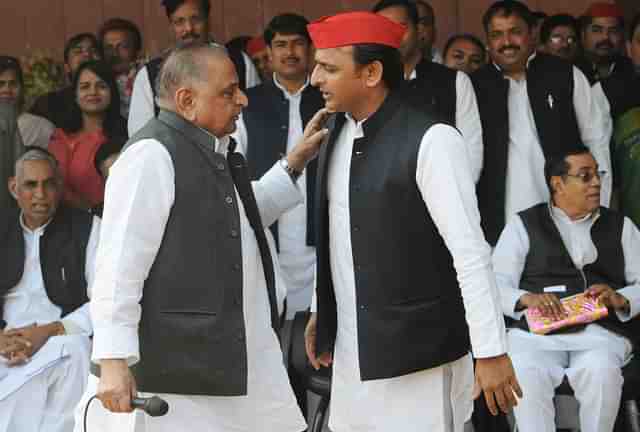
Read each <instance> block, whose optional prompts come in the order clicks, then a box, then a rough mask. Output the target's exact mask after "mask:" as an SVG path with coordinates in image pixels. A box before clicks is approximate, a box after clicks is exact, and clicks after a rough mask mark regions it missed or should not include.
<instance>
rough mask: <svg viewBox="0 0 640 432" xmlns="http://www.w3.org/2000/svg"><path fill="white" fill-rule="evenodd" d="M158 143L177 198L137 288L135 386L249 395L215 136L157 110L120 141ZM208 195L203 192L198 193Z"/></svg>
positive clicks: (236, 240) (236, 263) (236, 273)
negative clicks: (141, 287)
mask: <svg viewBox="0 0 640 432" xmlns="http://www.w3.org/2000/svg"><path fill="white" fill-rule="evenodd" d="M147 138H151V139H155V140H157V141H159V142H160V143H162V144H163V145H164V146H165V147H166V149H167V151H168V152H169V154H170V155H171V159H172V161H173V166H174V169H175V202H174V204H173V207H172V208H171V212H170V214H169V218H168V220H167V224H166V227H165V232H164V235H163V239H162V244H161V246H160V249H159V251H158V254H157V256H156V259H155V261H154V263H153V266H152V267H151V270H150V272H149V276H148V278H147V280H146V281H145V284H144V296H143V298H142V303H141V306H142V318H141V321H140V326H139V337H140V363H138V364H137V365H136V366H135V367H134V368H133V372H134V375H135V377H136V381H137V384H138V387H139V389H140V390H142V391H145V392H151V393H178V394H196V395H212V396H239V395H245V394H246V393H247V352H246V342H245V340H246V335H245V326H244V312H243V308H242V305H243V300H242V299H243V286H242V250H241V239H240V215H239V210H238V204H237V202H236V195H235V190H234V183H233V180H232V177H231V174H230V171H229V165H228V163H227V160H226V158H225V157H224V155H221V154H218V153H216V152H215V151H214V143H213V138H212V137H211V136H209V135H208V134H206V133H205V132H203V131H202V130H200V129H198V128H196V127H195V126H193V125H192V124H190V123H188V122H187V121H186V120H184V119H182V118H181V117H179V116H177V115H176V114H174V113H170V112H168V111H160V114H159V116H158V117H157V118H155V119H153V120H152V121H150V122H149V123H148V124H147V125H146V126H145V127H144V128H143V129H141V130H140V131H139V132H138V133H137V134H136V135H135V136H134V137H132V138H131V140H130V143H129V144H128V145H140V144H139V141H141V140H143V139H147ZM205 192H206V193H205Z"/></svg>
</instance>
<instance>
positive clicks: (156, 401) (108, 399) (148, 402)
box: [96, 359, 169, 417]
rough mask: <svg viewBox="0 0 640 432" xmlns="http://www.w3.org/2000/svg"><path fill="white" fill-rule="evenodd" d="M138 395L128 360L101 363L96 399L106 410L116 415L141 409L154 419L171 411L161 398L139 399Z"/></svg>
mask: <svg viewBox="0 0 640 432" xmlns="http://www.w3.org/2000/svg"><path fill="white" fill-rule="evenodd" d="M137 394H138V392H137V390H136V380H135V379H134V377H133V375H132V374H131V371H130V370H129V366H128V365H127V362H126V360H124V359H108V360H101V361H100V384H99V385H98V394H97V395H96V397H97V398H98V399H100V402H102V405H103V406H104V407H105V408H106V409H108V410H109V411H111V412H114V413H129V412H132V411H133V410H134V409H141V410H143V411H144V412H146V413H147V414H148V415H150V416H152V417H157V416H163V415H165V414H166V413H167V412H168V411H169V405H168V404H167V402H166V401H164V400H162V399H160V398H159V397H157V396H154V397H151V398H139V397H137Z"/></svg>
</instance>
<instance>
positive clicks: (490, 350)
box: [305, 12, 521, 432]
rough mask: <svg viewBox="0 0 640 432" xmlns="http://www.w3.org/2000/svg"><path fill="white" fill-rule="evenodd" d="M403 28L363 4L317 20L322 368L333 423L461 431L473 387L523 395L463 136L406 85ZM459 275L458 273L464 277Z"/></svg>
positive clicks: (311, 339)
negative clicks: (325, 119) (326, 371)
mask: <svg viewBox="0 0 640 432" xmlns="http://www.w3.org/2000/svg"><path fill="white" fill-rule="evenodd" d="M404 32H405V27H404V26H402V25H400V24H396V23H394V22H393V21H391V20H389V19H388V18H385V17H382V16H380V15H377V14H372V13H368V12H352V13H346V14H340V15H336V16H334V17H329V18H325V19H322V20H320V21H317V22H315V23H313V24H311V25H310V26H309V33H310V34H311V37H312V39H313V42H314V45H315V46H316V64H317V65H316V67H315V69H314V71H313V74H312V77H311V82H312V84H313V85H314V86H317V87H318V88H319V89H320V91H321V92H322V94H323V97H324V99H325V106H326V108H327V109H328V110H329V111H332V112H335V113H337V114H336V115H335V116H334V117H332V118H331V119H330V120H329V123H328V124H327V126H328V128H329V136H328V138H327V141H326V142H325V143H323V146H322V148H321V152H320V156H319V160H318V177H317V184H318V189H317V193H316V199H317V200H316V212H317V213H316V218H317V219H316V222H317V224H316V226H317V229H318V233H317V255H318V263H317V285H316V287H317V288H316V298H317V302H316V303H317V308H316V309H317V313H314V314H313V315H312V317H311V319H310V321H309V323H308V325H307V329H306V332H305V336H306V348H307V355H308V356H309V359H310V361H311V363H312V364H313V366H314V367H316V368H319V367H320V366H321V365H322V366H328V365H329V364H330V363H332V361H333V365H334V366H333V380H332V394H331V404H332V405H331V413H330V419H329V427H330V428H331V430H333V431H334V432H351V431H365V430H366V431H392V430H398V431H403V432H413V431H416V432H417V431H429V432H438V431H462V430H463V429H464V423H465V422H466V421H467V420H468V419H469V418H470V416H471V411H472V389H473V387H474V383H473V380H474V378H473V369H472V364H471V355H470V354H469V350H470V349H471V348H472V349H473V354H474V356H475V357H476V358H477V359H478V360H477V365H476V393H477V394H479V393H480V391H481V390H483V391H484V395H485V397H486V398H487V402H488V404H489V407H490V409H491V410H492V412H493V413H494V414H495V413H497V410H498V408H497V407H496V402H497V405H499V406H500V409H502V410H503V411H508V410H509V409H510V408H511V406H513V405H515V404H516V394H518V395H521V392H520V389H519V386H518V383H517V380H516V378H515V375H514V372H513V368H512V366H511V362H510V360H509V358H508V357H507V356H506V355H505V352H506V349H507V347H506V343H505V333H504V322H503V319H502V316H501V312H500V302H499V299H498V297H497V292H496V287H495V279H494V277H493V273H492V271H491V265H490V259H491V258H490V253H491V251H490V248H489V246H488V244H487V243H486V241H485V239H484V237H483V235H482V231H481V229H480V215H479V212H478V208H477V203H476V198H475V189H474V182H473V179H472V176H471V173H470V162H469V157H468V154H467V152H466V150H465V143H464V141H463V139H462V136H461V135H460V133H458V132H457V131H456V130H455V129H454V128H452V127H450V126H447V125H444V124H438V123H436V122H435V121H434V120H432V119H431V117H430V116H429V115H427V114H426V113H424V112H422V111H420V110H416V109H413V108H411V107H410V106H409V105H407V104H406V103H405V102H404V101H403V100H402V98H401V97H400V94H399V93H398V92H397V89H398V88H399V86H400V85H401V83H402V80H403V65H402V61H401V59H400V54H399V52H398V50H397V48H398V47H399V46H400V43H401V40H402V37H403V35H404ZM456 276H457V279H456Z"/></svg>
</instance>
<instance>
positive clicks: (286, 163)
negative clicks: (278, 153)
mask: <svg viewBox="0 0 640 432" xmlns="http://www.w3.org/2000/svg"><path fill="white" fill-rule="evenodd" d="M280 165H282V168H284V170H285V171H286V172H287V174H289V177H291V180H293V182H294V183H295V182H297V181H298V179H299V178H300V176H301V175H302V171H298V170H296V169H294V168H293V167H292V166H290V165H289V161H288V160H287V157H286V156H283V157H282V158H281V159H280Z"/></svg>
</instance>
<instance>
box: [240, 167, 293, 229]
mask: <svg viewBox="0 0 640 432" xmlns="http://www.w3.org/2000/svg"><path fill="white" fill-rule="evenodd" d="M252 184H253V193H254V195H255V196H256V202H257V203H258V209H260V216H261V218H262V224H263V225H264V226H265V228H266V227H268V226H270V225H271V224H272V223H274V222H275V221H276V220H278V218H279V217H280V216H281V215H282V214H283V213H284V212H286V211H287V210H290V209H292V208H294V207H295V206H297V205H298V204H301V203H302V202H304V196H303V195H302V192H301V191H300V188H299V187H298V185H297V184H295V183H294V182H293V181H292V180H291V177H290V176H289V174H288V173H287V172H286V171H285V170H284V168H283V167H282V165H280V161H277V162H276V163H275V164H274V165H273V166H272V167H271V169H270V170H269V171H267V172H266V173H265V174H264V175H263V176H262V177H261V178H260V180H258V181H254V182H253V183H252Z"/></svg>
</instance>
